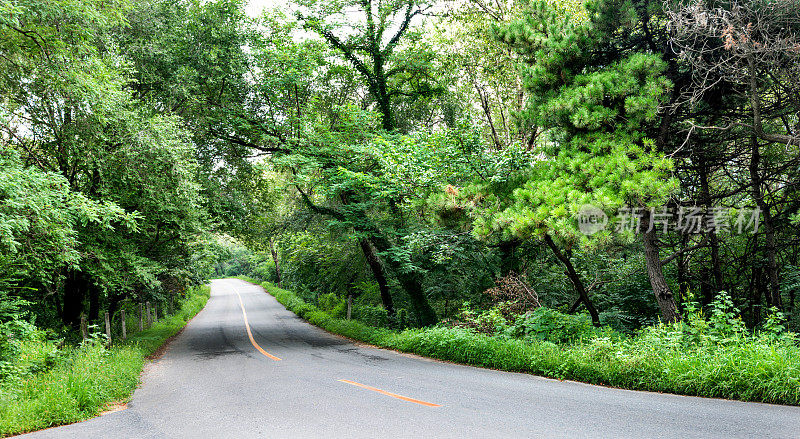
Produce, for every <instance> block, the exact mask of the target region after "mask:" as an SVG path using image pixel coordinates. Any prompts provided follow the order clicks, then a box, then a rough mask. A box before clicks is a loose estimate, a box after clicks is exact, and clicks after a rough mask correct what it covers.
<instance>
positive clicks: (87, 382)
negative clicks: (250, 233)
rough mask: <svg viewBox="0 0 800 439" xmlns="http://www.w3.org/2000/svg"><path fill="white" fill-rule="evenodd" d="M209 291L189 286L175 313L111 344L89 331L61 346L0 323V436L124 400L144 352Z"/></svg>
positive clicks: (29, 328) (177, 326)
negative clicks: (77, 342)
mask: <svg viewBox="0 0 800 439" xmlns="http://www.w3.org/2000/svg"><path fill="white" fill-rule="evenodd" d="M209 292H210V289H209V287H207V286H203V287H195V288H192V289H191V290H190V292H189V294H188V296H187V298H186V300H184V301H183V303H182V306H181V308H180V310H179V311H178V312H176V313H175V314H173V315H171V316H168V317H166V318H165V319H162V320H160V321H159V322H157V323H156V324H154V325H153V326H152V327H151V328H149V329H147V330H145V331H143V332H139V333H136V334H133V335H132V337H131V338H130V339H129V340H128V341H127V342H125V343H121V344H114V345H112V346H106V339H105V335H103V334H100V333H95V334H94V335H93V337H91V338H90V339H89V340H88V341H86V342H84V343H81V344H80V345H78V346H69V345H67V346H63V347H62V346H60V342H59V340H51V339H48V337H47V335H46V334H45V333H44V331H40V330H37V329H36V328H35V327H34V326H33V325H30V324H24V323H21V322H18V321H16V322H15V321H12V322H9V323H3V324H0V334H2V336H3V338H0V340H2V341H4V342H5V344H0V435H2V436H6V435H13V434H19V433H24V432H28V431H33V430H38V429H42V428H47V427H52V426H56V425H62V424H69V423H72V422H78V421H81V420H84V419H87V418H91V417H93V416H97V414H98V413H100V411H101V410H102V409H103V407H105V406H106V405H107V404H110V403H114V402H124V401H126V400H127V399H128V398H129V397H130V395H131V394H132V393H133V391H134V389H135V388H136V386H137V385H138V383H139V374H140V373H141V370H142V367H143V366H144V363H145V359H146V357H147V356H148V355H150V354H152V353H153V352H154V351H155V350H156V349H158V347H159V346H161V345H162V344H163V343H164V341H165V340H167V339H168V338H169V337H171V336H173V335H175V334H176V333H178V331H180V330H181V329H182V328H183V327H184V325H185V324H186V322H187V321H188V320H189V319H191V318H192V317H193V316H194V315H196V314H197V313H198V312H199V311H200V310H201V309H202V308H203V306H205V303H206V301H207V300H208V297H209ZM12 323H13V325H11V324H12ZM128 327H129V328H133V326H132V325H129V326H128ZM9 346H11V347H12V348H11V349H9Z"/></svg>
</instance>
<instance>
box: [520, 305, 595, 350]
mask: <svg viewBox="0 0 800 439" xmlns="http://www.w3.org/2000/svg"><path fill="white" fill-rule="evenodd" d="M509 333H510V334H511V335H513V336H514V337H518V338H525V339H529V338H535V339H538V340H546V341H550V342H553V343H556V344H570V343H575V342H578V341H580V340H582V339H584V338H591V337H593V336H595V335H596V333H597V331H596V330H595V328H594V326H592V322H591V320H590V319H589V318H588V316H586V315H584V314H578V315H571V314H564V313H561V312H558V311H556V310H554V309H550V308H546V307H543V306H540V307H539V308H536V309H535V310H534V311H533V312H532V313H530V314H529V315H524V316H520V317H519V318H518V319H517V321H515V322H514V325H513V326H512V327H511V328H510V331H509Z"/></svg>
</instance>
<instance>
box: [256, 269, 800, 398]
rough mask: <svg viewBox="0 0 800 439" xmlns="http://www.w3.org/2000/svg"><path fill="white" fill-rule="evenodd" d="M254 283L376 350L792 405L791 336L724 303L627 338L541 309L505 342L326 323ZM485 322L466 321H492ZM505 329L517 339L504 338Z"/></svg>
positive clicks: (799, 378) (796, 351) (461, 330)
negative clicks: (756, 326) (749, 327)
mask: <svg viewBox="0 0 800 439" xmlns="http://www.w3.org/2000/svg"><path fill="white" fill-rule="evenodd" d="M262 286H263V287H264V288H265V289H266V290H267V291H268V292H269V293H270V294H272V295H274V296H275V297H276V298H277V299H278V301H279V302H280V303H282V304H283V305H284V306H286V307H287V308H288V309H289V310H291V311H294V312H295V313H297V314H298V315H300V316H301V317H303V318H305V319H307V320H308V321H309V322H310V323H312V324H314V325H317V326H320V327H322V328H324V329H326V330H328V331H331V332H334V333H337V334H341V335H344V336H346V337H350V338H353V339H356V340H361V341H364V342H367V343H371V344H373V345H376V346H380V347H385V348H390V349H396V350H400V351H405V352H412V353H417V354H421V355H426V356H429V357H434V358H439V359H442V360H449V361H456V362H461V363H467V364H473V365H476V366H483V367H491V368H495V369H502V370H509V371H520V372H529V373H535V374H539V375H543V376H548V377H554V378H558V379H571V380H577V381H583V382H587V383H592V384H602V385H611V386H617V387H623V388H627V389H633V390H650V391H657V392H670V393H678V394H685V395H697V396H706V397H721V398H729V399H740V400H743V401H761V402H768V403H780V404H793V405H800V368H799V367H798V364H800V347H798V341H797V338H796V336H795V335H794V334H792V333H783V334H784V335H782V336H780V337H778V338H775V337H772V336H769V335H766V334H771V333H773V332H774V331H778V329H776V328H774V327H773V329H772V330H770V331H772V332H770V331H768V330H767V329H763V330H762V333H759V334H749V333H747V332H746V331H743V330H742V329H741V326H740V325H739V320H738V317H737V316H736V315H735V312H734V311H733V309H732V308H731V304H730V303H729V302H728V301H726V300H725V298H724V297H722V298H720V299H719V300H718V302H717V304H716V305H714V306H713V307H712V313H711V315H710V316H705V315H703V314H702V313H700V312H698V311H696V310H694V311H691V312H690V315H689V317H688V318H687V320H686V321H685V322H679V323H674V324H668V325H666V324H659V325H655V326H649V327H646V328H644V329H643V330H641V331H640V332H638V333H637V334H636V335H634V336H630V337H626V336H623V335H622V334H620V333H616V332H614V331H611V330H610V329H602V330H598V329H595V328H593V327H592V326H591V323H590V322H589V320H588V318H586V317H585V316H570V315H566V314H562V313H559V312H557V311H554V310H548V309H546V308H539V309H537V312H538V313H533V314H530V315H528V316H525V317H524V318H523V319H522V320H521V321H519V322H516V321H515V322H514V325H513V326H511V327H510V328H507V329H508V330H507V331H506V336H503V337H498V336H491V335H487V334H480V333H477V332H476V331H475V329H474V328H468V327H446V326H437V327H433V328H424V329H407V330H405V331H402V332H398V331H391V330H388V329H385V328H375V327H372V326H368V325H366V324H364V323H362V322H359V321H352V320H342V319H337V318H334V317H332V316H330V315H328V314H327V313H325V312H323V311H321V310H319V309H316V308H315V307H312V306H310V305H308V304H306V303H304V302H303V301H302V300H300V299H299V298H298V297H297V296H296V295H294V294H293V293H291V292H290V291H286V290H281V289H278V288H275V287H274V286H272V285H270V284H267V283H265V284H263V285H262ZM495 314H497V311H496V312H495ZM490 316H492V313H484V315H482V316H476V317H475V319H476V320H481V319H484V320H490V319H493V318H495V317H496V316H495V317H490ZM777 318H778V317H777V316H776V319H777ZM775 325H779V323H775V322H774V323H773V326H775ZM512 330H513V331H518V332H519V334H521V336H523V335H522V334H524V336H523V337H524V339H516V338H509V337H508V336H507V335H508V331H512ZM554 341H555V342H554Z"/></svg>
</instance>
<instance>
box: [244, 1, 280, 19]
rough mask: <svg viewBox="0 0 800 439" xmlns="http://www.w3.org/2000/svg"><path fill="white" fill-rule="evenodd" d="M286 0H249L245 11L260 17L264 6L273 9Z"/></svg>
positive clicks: (252, 15)
mask: <svg viewBox="0 0 800 439" xmlns="http://www.w3.org/2000/svg"><path fill="white" fill-rule="evenodd" d="M286 3H287V2H286V1H280V0H248V2H247V7H246V8H245V11H246V12H247V15H249V16H251V17H258V16H259V15H261V11H263V10H264V8H269V9H272V8H274V7H276V6H278V5H280V4H286Z"/></svg>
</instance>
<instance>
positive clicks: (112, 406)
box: [100, 402, 128, 416]
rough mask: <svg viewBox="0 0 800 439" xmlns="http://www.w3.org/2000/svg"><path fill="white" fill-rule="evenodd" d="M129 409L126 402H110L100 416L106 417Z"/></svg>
mask: <svg viewBox="0 0 800 439" xmlns="http://www.w3.org/2000/svg"><path fill="white" fill-rule="evenodd" d="M127 408H128V403H126V402H110V403H108V404H106V405H105V407H103V411H102V412H100V416H105V415H108V414H111V413H116V412H121V411H123V410H125V409H127Z"/></svg>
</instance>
